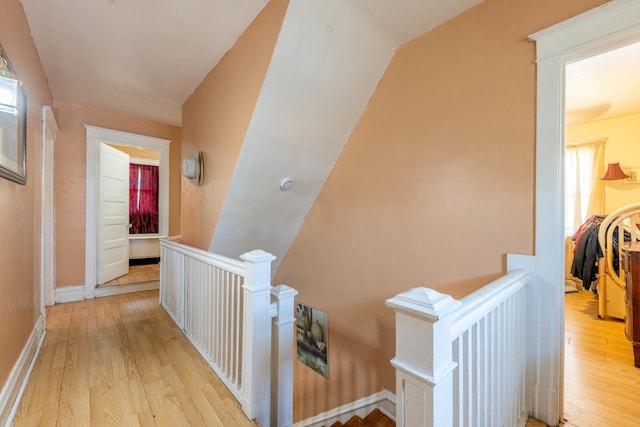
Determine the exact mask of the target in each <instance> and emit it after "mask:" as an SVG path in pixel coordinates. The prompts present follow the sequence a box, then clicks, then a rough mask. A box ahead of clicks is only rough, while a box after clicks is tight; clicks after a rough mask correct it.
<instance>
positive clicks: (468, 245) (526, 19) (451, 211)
mask: <svg viewBox="0 0 640 427" xmlns="http://www.w3.org/2000/svg"><path fill="white" fill-rule="evenodd" d="M601 3H604V2H603V1H595V0H594V1H584V0H583V1H578V0H571V1H563V2H556V1H552V0H544V1H540V0H521V1H518V2H513V1H511V2H509V1H505V0H487V1H486V2H485V3H483V4H481V5H479V6H477V7H475V8H473V9H471V10H470V11H467V12H466V13H464V14H462V15H460V16H458V17H456V18H454V19H453V20H451V21H449V22H447V23H445V24H444V25H441V26H440V27H438V28H436V29H434V30H433V31H430V32H428V33H426V34H425V35H423V36H422V37H419V38H417V39H416V40H414V41H412V42H410V43H407V44H406V45H404V46H403V47H401V48H400V49H399V50H398V51H397V53H396V55H395V56H394V58H393V60H392V62H391V64H390V65H389V67H388V69H387V71H386V73H385V75H384V77H383V78H382V80H381V81H380V83H379V86H378V88H377V90H376V92H375V93H374V95H373V96H372V98H371V100H370V103H369V105H368V107H367V109H366V111H365V113H364V114H363V116H362V117H361V119H360V122H359V124H358V125H357V127H356V129H355V130H354V132H353V134H352V136H351V138H350V140H349V141H348V143H347V145H346V147H345V149H344V150H343V153H342V155H341V157H340V159H339V160H338V162H337V163H336V166H335V168H334V170H333V172H332V174H331V175H330V177H329V179H328V180H327V182H326V184H325V186H324V188H323V190H322V192H321V193H320V195H319V197H318V199H317V200H316V202H315V205H314V207H313V209H312V210H311V212H310V213H309V215H308V216H307V219H306V221H305V223H304V224H303V226H302V228H301V229H300V232H299V233H298V236H297V237H296V239H295V240H294V242H293V244H292V245H291V247H290V249H289V251H288V253H287V254H286V256H285V258H284V260H283V262H282V264H281V266H280V268H279V270H278V272H277V273H276V276H275V278H274V283H286V284H288V285H290V286H292V287H294V288H296V289H298V290H299V292H300V294H299V296H298V297H297V300H298V301H299V302H303V303H305V304H308V305H310V306H312V307H317V308H319V309H321V310H324V311H326V312H328V316H329V319H328V323H329V337H328V338H329V349H330V353H329V379H328V380H326V379H324V378H322V377H320V376H319V375H318V374H316V373H315V372H313V371H312V370H310V369H309V368H307V367H306V366H304V365H302V364H301V363H296V366H295V372H294V382H295V390H294V420H301V419H304V418H307V417H310V416H313V415H316V414H318V413H320V412H322V411H325V410H328V409H331V408H335V407H337V406H339V405H342V404H345V403H348V402H352V401H354V400H356V399H358V398H361V397H363V396H368V395H371V394H373V393H375V392H377V391H379V390H380V389H381V388H386V389H389V390H392V391H395V380H394V370H393V369H392V367H391V365H390V363H389V360H390V359H391V358H392V357H393V356H394V353H395V331H394V328H395V325H394V314H393V311H392V310H390V309H389V308H387V307H386V306H385V300H386V299H388V298H390V297H392V296H393V295H395V294H397V293H399V292H402V291H404V290H407V289H409V288H412V287H415V286H428V287H433V288H435V289H437V290H439V291H441V292H446V293H449V294H451V295H453V296H454V297H456V298H459V297H462V296H464V295H466V294H468V293H469V292H471V291H473V290H475V289H477V288H479V287H481V286H482V285H484V284H486V283H488V282H489V281H491V280H492V279H495V278H497V277H498V276H500V275H502V274H504V273H505V271H506V266H505V254H506V253H508V252H513V253H524V254H531V253H532V252H533V245H534V171H535V169H534V154H535V105H536V102H535V96H536V80H535V79H536V68H535V45H534V43H533V42H530V41H528V40H527V35H528V34H531V33H533V32H535V31H537V30H540V29H542V28H544V27H547V26H549V25H552V24H554V23H557V22H559V21H562V20H564V19H566V18H568V17H570V16H572V15H575V14H578V13H580V12H583V11H585V10H587V9H589V8H591V7H594V6H596V5H598V4H601Z"/></svg>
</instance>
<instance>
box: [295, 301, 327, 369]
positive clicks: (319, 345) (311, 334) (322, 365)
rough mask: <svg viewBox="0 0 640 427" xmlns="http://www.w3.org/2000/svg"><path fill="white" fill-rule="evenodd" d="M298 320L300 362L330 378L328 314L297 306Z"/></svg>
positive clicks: (302, 305) (297, 334)
mask: <svg viewBox="0 0 640 427" xmlns="http://www.w3.org/2000/svg"><path fill="white" fill-rule="evenodd" d="M296 319H297V320H296V337H297V342H298V351H297V353H298V360H299V361H300V362H302V363H304V364H305V365H307V366H308V367H310V368H311V369H313V370H314V371H316V372H317V373H319V374H320V375H322V376H323V377H325V378H328V377H329V366H328V363H327V361H328V358H327V354H328V353H329V349H328V343H329V339H328V336H327V333H328V329H327V313H326V312H324V311H321V310H318V309H316V308H311V307H309V306H307V305H304V304H297V305H296Z"/></svg>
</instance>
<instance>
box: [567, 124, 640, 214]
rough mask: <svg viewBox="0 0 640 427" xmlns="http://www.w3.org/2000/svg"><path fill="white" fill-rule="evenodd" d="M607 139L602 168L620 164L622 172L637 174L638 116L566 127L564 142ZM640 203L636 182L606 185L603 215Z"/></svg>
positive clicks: (639, 154) (639, 155) (639, 157)
mask: <svg viewBox="0 0 640 427" xmlns="http://www.w3.org/2000/svg"><path fill="white" fill-rule="evenodd" d="M597 138H607V142H606V145H605V149H604V164H605V170H606V165H608V164H609V163H620V166H622V168H623V169H624V170H628V169H629V168H633V169H634V170H635V171H636V172H638V173H639V174H640V114H631V115H628V116H623V117H616V118H612V119H607V120H597V121H593V122H589V123H583V124H579V125H573V126H567V128H566V129H565V139H566V140H567V141H569V142H571V141H582V140H586V139H597ZM638 202H640V181H638V183H636V184H630V183H627V182H624V181H608V182H606V183H605V186H604V205H605V212H603V213H605V214H609V213H611V212H613V211H614V210H616V209H618V208H621V207H622V206H625V205H628V204H630V203H638Z"/></svg>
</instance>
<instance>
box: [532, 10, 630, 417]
mask: <svg viewBox="0 0 640 427" xmlns="http://www.w3.org/2000/svg"><path fill="white" fill-rule="evenodd" d="M530 38H531V39H533V40H534V41H535V42H536V62H537V70H536V77H537V97H536V98H537V105H536V166H535V167H536V185H535V217H536V220H535V251H536V256H535V271H536V279H535V282H536V286H535V289H536V294H537V299H536V303H535V309H536V312H537V313H538V315H537V317H536V328H535V329H536V331H537V332H536V338H535V340H536V349H535V351H536V364H535V367H534V371H535V388H534V394H535V396H534V400H535V401H536V405H535V408H534V416H535V417H536V418H538V419H541V420H543V421H545V422H546V423H548V424H551V425H557V424H558V423H559V422H561V421H562V419H563V414H564V403H565V402H564V398H565V387H564V386H565V384H564V374H565V366H564V360H565V293H564V286H562V284H563V282H564V280H563V278H564V239H563V238H562V236H563V234H564V233H563V229H564V224H563V223H564V221H563V219H562V218H560V215H558V213H560V212H563V208H564V206H563V205H564V200H563V199H564V197H563V196H564V190H563V188H562V184H563V182H564V165H563V161H564V155H563V151H564V140H565V138H564V134H565V129H564V123H565V118H564V75H565V74H564V72H565V66H566V65H567V64H570V63H572V62H576V61H579V60H581V59H584V58H588V57H591V56H594V55H597V54H599V53H603V52H606V51H609V50H612V49H615V48H617V47H621V46H625V45H628V44H630V43H633V42H635V41H640V1H637V0H631V1H629V0H620V1H612V2H610V3H607V4H605V5H602V6H600V7H596V8H595V9H593V10H590V11H587V12H585V13H583V14H581V15H578V16H575V17H573V18H570V19H568V20H566V21H563V22H561V23H558V24H556V25H553V26H552V27H549V28H546V29H544V30H541V31H539V32H537V33H535V34H532V35H531V36H530Z"/></svg>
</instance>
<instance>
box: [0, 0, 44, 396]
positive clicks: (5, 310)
mask: <svg viewBox="0 0 640 427" xmlns="http://www.w3.org/2000/svg"><path fill="white" fill-rule="evenodd" d="M0 44H1V45H2V47H3V48H4V50H5V52H6V53H7V56H8V57H9V60H10V61H11V64H12V65H13V68H14V69H15V71H16V73H17V74H18V77H20V79H21V80H22V81H23V83H24V90H25V93H26V95H27V184H26V185H19V184H16V183H14V182H12V181H8V180H6V179H4V178H0V236H2V237H1V238H0V294H1V295H2V298H1V299H0V349H1V350H0V389H2V387H3V385H4V384H5V381H6V380H7V377H8V375H9V372H10V371H11V369H12V368H13V366H14V364H15V363H16V361H17V360H18V357H19V355H20V352H21V351H22V349H23V347H24V346H25V344H26V342H27V339H28V338H29V334H30V333H31V331H32V330H33V327H34V325H35V322H36V320H37V318H38V316H39V314H40V229H41V226H40V224H41V221H42V216H41V214H40V212H41V208H42V202H41V201H42V192H41V182H40V180H41V170H42V106H43V105H51V104H52V102H53V99H52V97H51V91H50V90H49V84H48V83H47V79H46V77H45V75H44V71H43V69H42V65H41V64H40V58H39V57H38V52H37V51H36V48H35V46H34V45H33V41H32V39H31V33H30V32H29V27H28V25H27V20H26V18H25V15H24V11H23V10H22V4H21V3H20V2H19V1H18V0H3V1H2V2H0Z"/></svg>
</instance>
